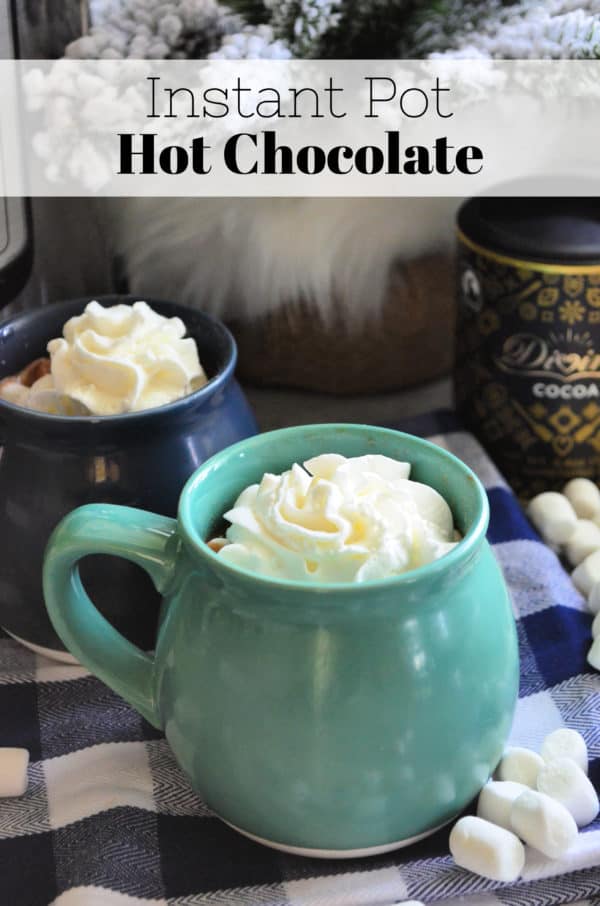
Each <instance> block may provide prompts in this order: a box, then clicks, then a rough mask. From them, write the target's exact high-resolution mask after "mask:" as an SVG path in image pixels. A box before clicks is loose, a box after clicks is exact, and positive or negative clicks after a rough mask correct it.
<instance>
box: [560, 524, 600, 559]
mask: <svg viewBox="0 0 600 906" xmlns="http://www.w3.org/2000/svg"><path fill="white" fill-rule="evenodd" d="M597 550H600V526H598V525H597V524H596V523H595V522H592V520H591V519H578V520H577V524H576V526H575V531H574V532H573V534H572V535H571V537H570V538H569V540H568V541H567V543H566V546H565V553H566V555H567V560H568V561H569V563H570V564H571V566H579V564H580V563H581V562H582V560H585V558H586V557H589V555H590V554H593V553H594V551H597Z"/></svg>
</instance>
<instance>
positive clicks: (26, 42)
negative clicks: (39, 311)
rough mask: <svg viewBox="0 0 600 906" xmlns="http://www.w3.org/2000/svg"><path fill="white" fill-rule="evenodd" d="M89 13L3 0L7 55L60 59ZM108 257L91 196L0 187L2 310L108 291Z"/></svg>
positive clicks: (0, 52) (0, 22) (71, 4)
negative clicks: (22, 194) (40, 194)
mask: <svg viewBox="0 0 600 906" xmlns="http://www.w3.org/2000/svg"><path fill="white" fill-rule="evenodd" d="M86 16H87V0H85V2H81V0H0V59H16V58H19V59H54V58H57V57H61V56H63V54H64V50H65V47H66V45H67V44H68V43H69V42H70V41H73V40H74V39H75V38H77V37H79V35H80V34H81V31H82V22H84V21H85V19H86ZM1 153H2V152H1V143H0V154H1ZM109 261H110V258H109V255H108V253H107V250H106V248H105V245H104V240H103V235H102V230H101V228H100V226H99V224H98V222H97V217H96V212H95V209H94V207H93V205H90V204H89V201H87V200H86V199H79V198H34V199H21V198H4V197H3V195H2V186H1V185H0V309H2V310H3V315H8V314H11V313H13V312H16V311H19V310H21V309H27V308H36V307H38V306H40V305H44V304H46V303H47V302H52V301H54V300H56V299H64V298H71V297H78V296H86V295H97V294H100V293H102V292H106V291H108V290H109V289H110V287H111V277H110V273H109Z"/></svg>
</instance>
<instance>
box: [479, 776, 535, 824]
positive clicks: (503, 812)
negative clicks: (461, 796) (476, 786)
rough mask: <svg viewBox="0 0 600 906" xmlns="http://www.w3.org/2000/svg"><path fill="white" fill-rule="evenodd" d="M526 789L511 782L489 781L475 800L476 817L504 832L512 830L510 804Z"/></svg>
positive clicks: (521, 784)
mask: <svg viewBox="0 0 600 906" xmlns="http://www.w3.org/2000/svg"><path fill="white" fill-rule="evenodd" d="M526 789H527V787H526V786H525V784H523V783H515V782H514V781H512V780H490V782H489V783H486V785H485V786H484V788H483V789H482V791H481V793H480V794H479V799H478V800H477V817H478V818H483V819H484V820H485V821H491V822H492V824H497V825H498V827H503V828H504V829H505V830H512V827H511V823H510V812H511V808H512V804H513V802H514V801H515V799H516V798H517V796H520V795H521V793H523V792H524V791H525V790H526Z"/></svg>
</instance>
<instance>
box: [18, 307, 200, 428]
mask: <svg viewBox="0 0 600 906" xmlns="http://www.w3.org/2000/svg"><path fill="white" fill-rule="evenodd" d="M185 333H186V328H185V325H184V323H183V321H182V320H181V319H180V318H166V317H164V316H163V315H159V314H158V313H157V312H155V311H153V310H152V309H151V308H150V306H149V305H147V304H146V302H141V301H140V302H134V303H133V305H124V304H120V305H113V306H110V307H108V308H104V307H103V306H102V305H100V304H99V303H98V302H90V303H89V304H88V305H86V307H85V310H84V312H83V314H81V315H78V316H76V317H74V318H71V319H70V320H69V321H67V323H66V324H65V326H64V329H63V336H62V337H59V338H58V339H55V340H50V342H49V343H48V352H49V354H50V360H51V366H50V374H48V375H45V376H44V377H42V378H40V379H39V380H38V381H36V382H35V383H34V384H33V386H32V387H29V388H27V387H21V388H20V389H19V388H18V387H14V386H13V387H12V388H11V389H9V397H8V398H10V397H11V396H12V399H11V401H12V402H16V403H18V404H19V405H22V406H26V407H27V408H30V409H37V410H39V411H43V412H52V413H55V414H60V415H118V414H120V413H123V412H136V411H138V410H140V409H151V408H153V407H155V406H163V405H165V403H170V402H173V401H174V400H178V399H181V398H182V397H184V396H187V394H189V393H192V392H193V391H194V390H197V389H198V388H199V387H202V386H203V385H204V384H206V382H207V378H206V375H205V373H204V371H203V369H202V366H201V364H200V361H199V358H198V349H197V347H196V342H195V340H194V339H192V338H191V337H187V338H186V337H185ZM5 398H7V397H5Z"/></svg>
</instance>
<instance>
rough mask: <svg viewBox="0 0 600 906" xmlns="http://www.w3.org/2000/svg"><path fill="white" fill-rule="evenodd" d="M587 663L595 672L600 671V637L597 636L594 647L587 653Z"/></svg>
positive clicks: (593, 643)
mask: <svg viewBox="0 0 600 906" xmlns="http://www.w3.org/2000/svg"><path fill="white" fill-rule="evenodd" d="M598 616H600V614H598ZM594 622H595V621H594ZM587 662H588V664H589V665H590V667H593V668H594V670H600V635H599V636H595V638H594V641H593V642H592V646H591V648H590V650H589V651H588V653H587Z"/></svg>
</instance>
